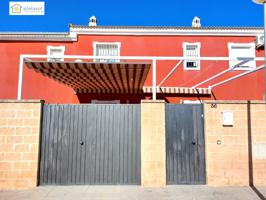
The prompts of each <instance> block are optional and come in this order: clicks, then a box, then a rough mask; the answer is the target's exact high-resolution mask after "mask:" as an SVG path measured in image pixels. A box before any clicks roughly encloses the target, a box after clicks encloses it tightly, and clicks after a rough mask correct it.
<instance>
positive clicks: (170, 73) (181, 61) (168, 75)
mask: <svg viewBox="0 0 266 200" xmlns="http://www.w3.org/2000/svg"><path fill="white" fill-rule="evenodd" d="M183 61H184V60H180V61H179V62H178V63H177V64H176V65H175V66H174V68H173V69H172V70H171V71H170V72H169V73H168V74H167V75H166V76H165V77H164V79H163V80H162V81H161V82H160V83H159V84H158V87H160V86H161V85H162V84H163V83H164V82H165V81H166V80H167V79H168V78H169V77H170V76H171V75H172V73H174V71H175V70H176V69H177V68H178V67H179V66H180V65H181V64H182V63H183Z"/></svg>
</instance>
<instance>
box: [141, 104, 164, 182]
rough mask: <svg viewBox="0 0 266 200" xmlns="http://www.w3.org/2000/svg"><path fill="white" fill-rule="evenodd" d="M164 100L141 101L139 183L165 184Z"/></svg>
mask: <svg viewBox="0 0 266 200" xmlns="http://www.w3.org/2000/svg"><path fill="white" fill-rule="evenodd" d="M165 148H166V147H165V102H164V101H160V100H158V101H150V100H144V101H142V102H141V185H142V186H144V187H163V186H165V185H166V171H165V160H166V149H165Z"/></svg>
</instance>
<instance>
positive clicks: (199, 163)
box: [165, 104, 206, 184]
mask: <svg viewBox="0 0 266 200" xmlns="http://www.w3.org/2000/svg"><path fill="white" fill-rule="evenodd" d="M202 114H203V109H202V105H190V104H166V112H165V115H166V176H167V178H166V179H167V180H166V181H167V184H205V183H206V178H205V149H204V146H205V145H204V131H203V115H202Z"/></svg>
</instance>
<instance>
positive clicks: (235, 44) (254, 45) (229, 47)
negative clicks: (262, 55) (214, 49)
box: [228, 42, 256, 71]
mask: <svg viewBox="0 0 266 200" xmlns="http://www.w3.org/2000/svg"><path fill="white" fill-rule="evenodd" d="M233 47H249V48H250V49H251V50H252V55H250V57H248V58H256V44H255V43H254V42H251V43H234V42H229V43H228V57H229V58H237V56H236V57H235V56H232V49H233ZM235 62H236V61H232V60H229V68H231V67H233V66H234V65H235ZM239 62H241V60H239ZM248 63H251V65H250V66H249V67H247V68H243V67H236V68H234V69H233V70H243V71H245V70H251V69H255V68H256V61H255V60H252V61H249V62H248ZM244 65H245V64H244Z"/></svg>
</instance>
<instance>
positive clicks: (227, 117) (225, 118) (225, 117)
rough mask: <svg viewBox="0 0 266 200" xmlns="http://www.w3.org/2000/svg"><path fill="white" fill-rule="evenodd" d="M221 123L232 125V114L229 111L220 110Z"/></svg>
mask: <svg viewBox="0 0 266 200" xmlns="http://www.w3.org/2000/svg"><path fill="white" fill-rule="evenodd" d="M222 124H223V126H233V125H234V114H233V113H232V112H230V111H224V112H222Z"/></svg>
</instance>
